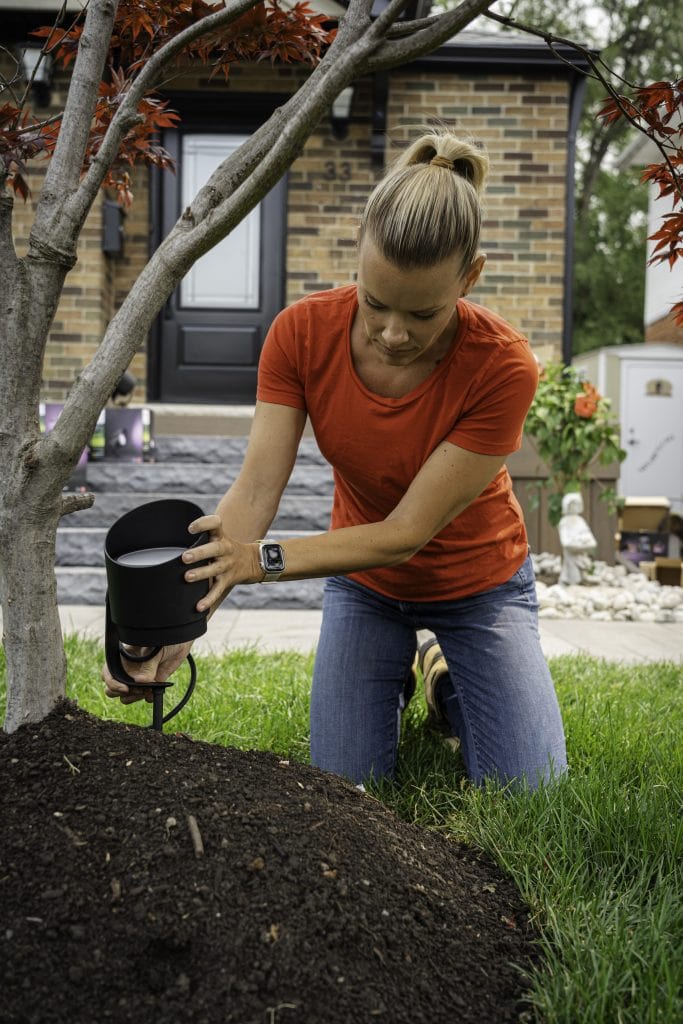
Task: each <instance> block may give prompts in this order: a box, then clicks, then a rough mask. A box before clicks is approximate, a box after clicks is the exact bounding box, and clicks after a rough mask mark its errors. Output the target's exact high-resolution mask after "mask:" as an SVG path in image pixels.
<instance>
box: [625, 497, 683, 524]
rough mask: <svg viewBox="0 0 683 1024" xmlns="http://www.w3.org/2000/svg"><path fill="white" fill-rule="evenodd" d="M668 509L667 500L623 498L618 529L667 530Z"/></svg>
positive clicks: (669, 506) (669, 507)
mask: <svg viewBox="0 0 683 1024" xmlns="http://www.w3.org/2000/svg"><path fill="white" fill-rule="evenodd" d="M670 509H671V505H670V503H669V500H668V498H624V507H623V509H622V510H621V513H620V515H619V529H620V530H622V531H624V530H625V531H630V530H647V531H649V532H662V531H664V530H668V528H669V523H668V520H669V511H670Z"/></svg>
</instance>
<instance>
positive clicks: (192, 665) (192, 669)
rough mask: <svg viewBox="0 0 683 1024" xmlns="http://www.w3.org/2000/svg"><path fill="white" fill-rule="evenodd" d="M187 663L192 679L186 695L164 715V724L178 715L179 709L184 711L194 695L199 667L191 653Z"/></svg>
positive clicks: (162, 721) (162, 722)
mask: <svg viewBox="0 0 683 1024" xmlns="http://www.w3.org/2000/svg"><path fill="white" fill-rule="evenodd" d="M187 663H188V665H189V666H190V681H189V683H188V684H187V689H186V690H185V695H184V697H183V699H182V700H181V701H180V703H179V704H176V706H175V707H174V708H173V710H172V711H169V713H168V714H167V715H164V717H163V718H162V720H161V724H162V725H164V724H165V723H166V722H168V721H169V719H171V718H173V717H174V715H177V714H178V712H179V711H182V709H183V708H184V707H185V705H186V704H187V702H188V700H189V699H190V697H191V696H192V693H193V690H194V684H195V683H196V682H197V668H196V665H195V663H194V658H193V657H192V655H191V654H188V656H187Z"/></svg>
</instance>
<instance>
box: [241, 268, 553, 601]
mask: <svg viewBox="0 0 683 1024" xmlns="http://www.w3.org/2000/svg"><path fill="white" fill-rule="evenodd" d="M357 308H358V300H357V293H356V286H355V285H348V286H346V287H344V288H334V289H332V290H330V291H325V292H318V293H316V294H314V295H310V296H307V297H306V298H304V299H301V300H299V301H298V302H296V303H294V304H293V305H292V306H289V307H288V308H287V309H284V310H283V311H282V312H281V313H280V314H279V315H278V316H277V317H276V319H275V320H274V322H273V324H272V326H271V328H270V330H269V332H268V336H267V338H266V341H265V344H264V346H263V351H262V353H261V359H260V363H259V380H258V391H257V396H258V398H259V400H260V401H263V402H272V403H274V404H276V405H288V406H293V407H294V408H295V409H303V410H305V411H306V412H307V413H308V416H309V418H310V421H311V426H312V428H313V431H314V433H315V436H316V439H317V442H318V445H319V447H320V450H321V452H322V453H323V455H324V456H325V458H326V459H327V460H328V462H330V463H331V465H332V467H333V470H334V481H335V488H334V503H333V508H332V522H331V529H339V528H341V527H344V526H358V525H361V524H363V523H375V522H379V521H381V520H383V519H384V518H386V516H387V515H388V514H389V513H390V512H391V511H392V509H394V508H395V507H396V505H397V504H398V502H399V501H400V499H401V498H402V496H403V494H404V493H405V491H406V490H407V488H408V487H409V485H410V484H411V483H412V481H413V479H414V477H415V476H416V474H417V472H418V470H419V469H420V467H421V466H422V465H423V463H424V462H425V461H426V460H427V458H429V456H430V455H431V454H432V452H433V451H434V449H435V448H436V447H437V446H438V445H439V444H441V443H442V442H443V441H450V442H452V443H453V444H455V445H459V446H460V447H461V448H465V449H467V450H468V451H471V452H479V453H480V454H483V455H508V454H509V453H510V452H513V451H515V450H516V449H517V448H519V447H520V445H521V443H522V429H523V426H524V419H525V417H526V414H527V411H528V409H529V406H530V404H531V402H532V400H533V397H534V393H535V390H536V385H537V382H538V371H537V367H536V361H535V359H534V357H533V355H532V353H531V349H530V346H529V344H528V342H527V340H526V338H524V337H523V336H522V335H521V334H519V332H518V331H516V330H515V329H514V328H513V327H511V326H510V325H509V324H507V323H506V322H505V321H504V320H502V319H501V318H500V317H499V316H496V314H495V313H491V312H490V311H489V310H487V309H484V308H483V307H482V306H477V305H475V304H474V303H471V302H468V301H466V300H464V299H460V300H459V302H458V306H457V309H458V317H459V326H458V329H457V333H456V336H455V338H454V342H453V346H452V348H451V349H450V351H449V353H448V355H447V356H445V357H444V358H443V359H442V360H441V362H440V363H439V365H438V366H437V367H436V368H435V370H434V371H433V372H432V373H431V374H430V376H429V377H428V378H427V379H426V380H425V381H423V382H422V383H421V384H420V385H419V386H418V387H416V388H415V389H414V390H413V391H411V392H410V393H409V394H407V395H404V396H403V397H402V398H383V397H382V396H381V395H376V394H374V393H373V392H372V391H370V390H369V389H368V388H366V387H365V385H364V384H363V383H362V381H361V380H360V378H359V377H358V375H357V373H356V371H355V368H354V365H353V360H352V356H351V325H352V323H353V319H354V316H355V313H356V310H357ZM527 551H528V545H527V536H526V530H525V527H524V521H523V518H522V512H521V509H520V507H519V503H518V502H517V499H516V498H515V496H514V494H513V493H512V484H511V480H510V476H509V474H508V472H507V469H506V468H505V467H503V468H502V469H501V470H500V472H499V473H498V474H497V475H496V477H495V479H494V480H493V481H492V482H491V483H490V484H489V485H488V487H487V488H486V489H485V490H484V491H483V492H482V493H481V494H480V495H479V497H478V498H475V500H474V501H473V502H472V503H471V504H470V505H469V506H468V507H467V508H466V509H465V511H464V512H461V513H460V515H459V516H457V517H456V518H455V519H454V520H453V521H452V522H451V523H449V524H448V526H446V527H445V528H444V529H443V530H441V532H440V533H438V534H437V535H436V536H435V537H434V538H433V539H432V540H431V541H429V543H428V544H426V545H425V547H424V548H422V550H421V551H419V552H418V553H417V554H416V555H414V556H413V557H412V558H411V559H410V560H409V561H407V562H404V563H403V564H402V565H396V566H392V567H391V568H386V569H384V568H383V569H370V570H365V571H363V572H357V573H350V574H349V576H350V578H352V579H355V580H358V582H360V583H363V584H364V585H365V586H367V587H370V588H372V589H373V590H376V591H378V592H379V593H381V594H384V595H386V596H388V597H393V598H397V599H399V600H404V601H444V600H452V599H455V598H460V597H465V596H466V595H468V594H476V593H479V592H481V591H484V590H489V589H491V588H492V587H496V586H498V585H499V584H501V583H504V582H505V581H506V580H508V579H509V578H510V577H511V576H512V575H513V574H514V573H515V572H516V571H517V569H518V568H519V567H520V565H521V564H522V562H523V561H524V559H525V558H526V556H527Z"/></svg>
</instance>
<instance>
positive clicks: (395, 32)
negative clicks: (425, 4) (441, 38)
mask: <svg viewBox="0 0 683 1024" xmlns="http://www.w3.org/2000/svg"><path fill="white" fill-rule="evenodd" d="M437 21H438V15H436V14H435V15H434V16H433V17H431V18H418V19H417V20H416V21H399V23H398V25H392V26H391V28H390V29H389V31H388V32H387V34H386V37H387V39H403V38H404V36H412V35H414V34H415V33H416V32H419V31H421V29H423V28H429V27H430V25H434V24H436V22H437Z"/></svg>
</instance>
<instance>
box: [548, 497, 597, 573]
mask: <svg viewBox="0 0 683 1024" xmlns="http://www.w3.org/2000/svg"><path fill="white" fill-rule="evenodd" d="M582 513H583V498H582V497H581V495H580V494H579V493H578V491H570V492H569V493H568V494H565V495H564V497H563V498H562V518H561V519H560V522H559V524H558V530H559V534H560V544H561V545H562V571H561V572H560V580H559V582H560V583H567V584H568V583H580V582H581V574H582V571H583V570H584V569H585V568H587V567H588V565H589V557H588V556H589V555H590V554H592V553H593V552H594V551H595V549H596V548H597V546H598V542H597V540H596V539H595V537H594V536H593V531H592V530H591V528H590V526H589V525H588V523H587V522H586V520H585V519H584V518H583V515H582Z"/></svg>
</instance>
